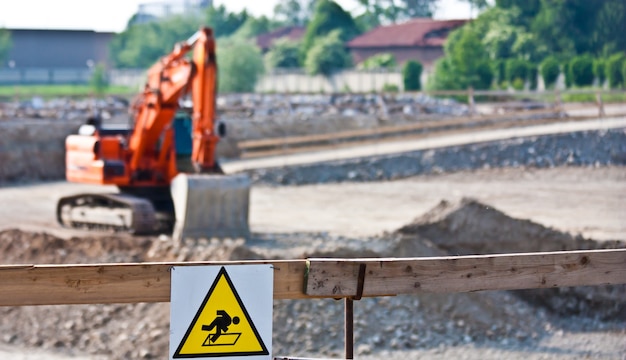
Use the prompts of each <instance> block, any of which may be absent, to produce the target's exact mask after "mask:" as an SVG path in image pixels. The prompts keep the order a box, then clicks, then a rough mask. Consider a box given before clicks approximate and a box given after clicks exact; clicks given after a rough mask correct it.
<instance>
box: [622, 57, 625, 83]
mask: <svg viewBox="0 0 626 360" xmlns="http://www.w3.org/2000/svg"><path fill="white" fill-rule="evenodd" d="M622 79H624V85H625V86H626V61H622Z"/></svg>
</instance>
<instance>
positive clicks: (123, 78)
mask: <svg viewBox="0 0 626 360" xmlns="http://www.w3.org/2000/svg"><path fill="white" fill-rule="evenodd" d="M92 73H93V69H89V68H73V69H53V68H41V69H39V68H29V69H11V68H0V85H35V84H37V85H40V84H87V83H89V79H90V78H91V75H92ZM107 76H108V79H109V82H110V84H111V85H120V86H128V87H133V88H140V87H141V86H143V84H144V83H145V80H146V70H145V69H111V70H109V71H108V72H107ZM425 76H426V75H425V74H424V75H423V78H424V79H425ZM424 81H425V80H424ZM390 85H391V86H395V87H397V89H402V88H403V86H402V75H401V74H400V72H399V71H387V70H346V71H342V72H338V73H336V74H334V75H331V76H328V77H325V76H322V75H316V76H311V75H308V74H306V73H305V72H304V71H301V70H291V71H281V70H277V71H273V72H271V73H269V74H266V75H263V76H262V77H261V78H260V79H259V81H258V82H257V85H256V88H255V91H257V92H310V93H313V92H316V93H320V92H326V93H329V92H372V91H382V90H383V89H384V88H385V86H390Z"/></svg>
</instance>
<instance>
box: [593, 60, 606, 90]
mask: <svg viewBox="0 0 626 360" xmlns="http://www.w3.org/2000/svg"><path fill="white" fill-rule="evenodd" d="M593 76H594V77H595V78H596V79H598V85H599V86H600V87H602V85H604V81H605V80H606V61H605V60H604V59H595V60H594V61H593Z"/></svg>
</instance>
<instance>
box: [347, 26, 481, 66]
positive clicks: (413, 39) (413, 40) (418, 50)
mask: <svg viewBox="0 0 626 360" xmlns="http://www.w3.org/2000/svg"><path fill="white" fill-rule="evenodd" d="M468 21H469V20H433V19H429V18H418V19H413V20H410V21H407V22H405V23H402V24H394V25H387V26H379V27H377V28H375V29H374V30H371V31H369V32H367V33H365V34H363V35H361V36H358V37H356V38H354V39H352V41H350V42H348V43H347V44H346V46H347V47H348V49H349V50H350V52H351V53H352V58H353V60H354V63H355V64H358V63H360V62H362V61H363V60H365V59H367V58H369V57H372V56H374V55H377V54H380V53H391V54H393V55H394V56H395V58H396V61H397V62H398V64H402V63H404V62H406V61H407V60H417V61H419V62H420V63H422V65H424V67H425V68H430V67H432V65H433V63H434V62H435V60H437V59H438V58H440V57H442V56H443V44H444V43H445V41H446V39H447V37H448V34H449V33H450V31H452V30H454V29H456V28H458V27H461V26H462V25H463V24H465V23H466V22H468Z"/></svg>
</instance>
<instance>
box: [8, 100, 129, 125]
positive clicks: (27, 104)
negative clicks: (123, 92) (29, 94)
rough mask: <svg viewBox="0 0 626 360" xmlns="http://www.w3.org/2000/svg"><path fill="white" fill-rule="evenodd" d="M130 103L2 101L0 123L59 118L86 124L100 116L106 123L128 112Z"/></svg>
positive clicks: (119, 101) (115, 101)
mask: <svg viewBox="0 0 626 360" xmlns="http://www.w3.org/2000/svg"><path fill="white" fill-rule="evenodd" d="M128 105H129V101H128V100H127V99H125V98H122V97H117V96H109V97H106V98H103V99H99V98H93V97H91V98H81V99H79V98H53V99H49V100H46V99H43V98H41V97H39V96H35V97H33V98H31V99H29V100H26V101H3V102H0V120H3V119H57V120H68V121H85V120H86V119H87V118H88V117H90V116H93V115H94V114H96V113H99V114H100V115H101V116H102V117H103V118H104V119H105V120H106V119H110V118H113V117H118V116H121V115H124V114H127V113H128Z"/></svg>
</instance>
